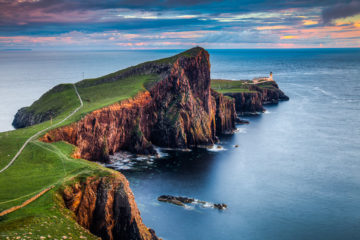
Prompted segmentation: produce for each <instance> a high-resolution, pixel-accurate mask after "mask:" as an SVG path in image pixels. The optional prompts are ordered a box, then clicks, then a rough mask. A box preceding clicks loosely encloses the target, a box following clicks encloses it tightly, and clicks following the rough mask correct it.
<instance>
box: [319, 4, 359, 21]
mask: <svg viewBox="0 0 360 240" xmlns="http://www.w3.org/2000/svg"><path fill="white" fill-rule="evenodd" d="M356 14H360V0H357V1H350V2H343V3H338V4H335V5H334V6H331V7H328V8H325V9H324V10H323V12H322V19H323V21H324V23H326V24H327V23H331V21H332V20H335V19H338V18H345V17H351V16H354V15H356Z"/></svg>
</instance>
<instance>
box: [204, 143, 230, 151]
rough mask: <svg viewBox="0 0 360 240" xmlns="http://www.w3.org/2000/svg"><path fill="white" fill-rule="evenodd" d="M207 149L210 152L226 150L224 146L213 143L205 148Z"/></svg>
mask: <svg viewBox="0 0 360 240" xmlns="http://www.w3.org/2000/svg"><path fill="white" fill-rule="evenodd" d="M207 150H208V151H210V152H220V151H225V150H227V149H226V148H224V147H223V146H221V145H218V144H214V145H212V146H211V147H209V148H207Z"/></svg>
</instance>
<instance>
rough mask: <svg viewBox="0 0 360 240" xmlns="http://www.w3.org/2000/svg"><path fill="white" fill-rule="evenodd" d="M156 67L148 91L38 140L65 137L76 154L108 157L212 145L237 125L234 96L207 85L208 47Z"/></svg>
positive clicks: (52, 139) (93, 113)
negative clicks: (122, 152)
mask: <svg viewBox="0 0 360 240" xmlns="http://www.w3.org/2000/svg"><path fill="white" fill-rule="evenodd" d="M152 69H153V68H152ZM158 70H159V72H158V74H159V75H161V76H162V77H163V79H161V80H160V81H158V82H156V83H154V84H152V86H151V87H148V90H146V91H143V92H140V93H139V94H138V95H137V96H136V97H134V98H132V99H128V100H125V101H121V102H118V103H115V104H112V105H110V106H108V107H104V108H101V109H98V110H96V111H93V112H91V113H89V114H87V115H86V116H85V117H83V118H82V119H81V120H80V121H78V122H75V123H72V124H70V125H68V126H65V127H61V128H57V129H54V130H51V131H50V132H48V133H47V134H45V135H44V136H43V137H42V138H41V140H42V141H45V142H55V141H66V142H69V143H71V144H73V145H75V146H76V147H77V148H76V152H75V153H74V156H75V157H77V158H85V159H88V160H94V161H107V160H108V157H109V155H110V154H114V153H115V152H118V151H120V150H127V151H130V152H134V153H140V154H154V153H155V150H154V147H153V146H154V145H156V146H161V147H171V148H189V147H196V146H198V145H212V144H214V143H215V142H216V141H217V136H218V135H219V134H222V133H229V132H232V131H233V130H234V129H235V121H236V119H237V115H236V110H235V101H234V99H232V98H229V97H225V96H223V95H222V94H221V93H218V92H216V91H214V90H212V89H211V88H210V84H211V81H210V62H209V54H208V53H207V51H205V50H204V49H202V48H195V49H192V53H191V55H185V56H184V55H180V56H179V57H178V58H177V59H176V60H175V61H174V63H173V64H172V66H171V68H170V69H169V68H164V67H161V68H160V69H158ZM139 71H140V70H139ZM162 71H165V72H162Z"/></svg>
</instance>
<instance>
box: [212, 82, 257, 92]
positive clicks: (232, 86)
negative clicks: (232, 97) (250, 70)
mask: <svg viewBox="0 0 360 240" xmlns="http://www.w3.org/2000/svg"><path fill="white" fill-rule="evenodd" d="M251 83H252V81H251V80H236V81H235V80H223V79H212V80H211V88H212V89H214V90H216V91H217V92H219V93H239V92H241V93H243V92H248V93H254V92H256V91H252V90H249V84H251Z"/></svg>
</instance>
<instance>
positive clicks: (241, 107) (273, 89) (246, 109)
mask: <svg viewBox="0 0 360 240" xmlns="http://www.w3.org/2000/svg"><path fill="white" fill-rule="evenodd" d="M248 90H249V91H248V92H236V93H231V92H229V93H224V95H225V96H229V97H232V98H234V99H235V106H236V112H238V113H240V114H245V113H256V112H263V111H265V108H264V107H263V105H266V104H277V103H278V102H279V101H287V100H289V97H288V96H286V95H285V94H284V92H283V91H281V90H280V89H279V87H278V85H277V84H276V82H275V81H271V82H267V83H266V86H262V85H261V84H254V85H248Z"/></svg>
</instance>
